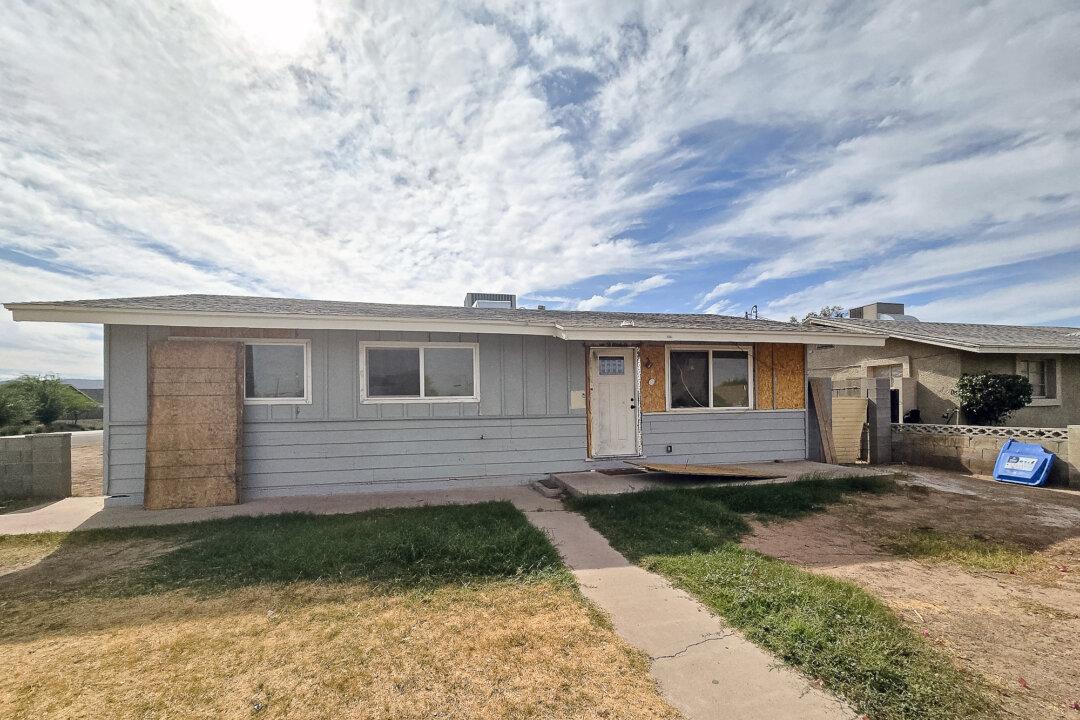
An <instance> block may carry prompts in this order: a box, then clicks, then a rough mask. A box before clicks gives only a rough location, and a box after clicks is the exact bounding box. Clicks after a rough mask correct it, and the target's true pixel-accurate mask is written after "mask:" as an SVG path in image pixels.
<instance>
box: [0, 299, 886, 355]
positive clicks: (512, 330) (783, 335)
mask: <svg viewBox="0 0 1080 720" xmlns="http://www.w3.org/2000/svg"><path fill="white" fill-rule="evenodd" d="M4 307H5V308H7V309H8V310H10V311H11V313H12V316H13V318H14V320H16V321H18V322H70V323H92V324H100V325H165V326H172V327H245V328H290V329H300V330H387V331H402V330H405V331H408V330H416V331H422V332H461V333H502V334H508V335H542V336H548V337H557V338H560V339H563V340H584V341H592V342H636V341H655V342H664V341H667V342H776V343H828V344H832V345H869V346H874V347H881V346H883V345H884V344H885V339H884V338H883V337H880V336H873V335H867V334H866V333H845V332H828V333H825V332H820V331H805V332H802V331H795V330H791V331H787V330H785V331H774V330H723V329H708V328H698V329H685V328H641V327H632V326H628V327H618V328H602V327H562V326H560V325H558V324H556V323H552V322H550V321H539V322H531V323H530V322H522V321H508V320H483V319H475V320H454V319H439V318H407V317H368V316H360V315H341V316H336V315H307V314H296V313H292V314H288V313H235V312H210V311H198V312H182V311H167V310H143V309H140V310H131V309H124V308H110V309H95V308H80V307H72V306H70V305H43V304H38V303H27V304H23V303H8V304H6V305H4Z"/></svg>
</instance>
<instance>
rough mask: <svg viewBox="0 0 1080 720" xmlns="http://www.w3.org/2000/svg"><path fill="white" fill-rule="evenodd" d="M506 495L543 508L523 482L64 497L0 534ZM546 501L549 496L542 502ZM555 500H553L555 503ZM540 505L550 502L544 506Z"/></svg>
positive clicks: (5, 518)
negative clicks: (136, 502) (150, 503)
mask: <svg viewBox="0 0 1080 720" xmlns="http://www.w3.org/2000/svg"><path fill="white" fill-rule="evenodd" d="M489 500H508V501H510V502H512V503H514V504H515V505H517V506H518V507H519V508H521V509H522V510H534V509H538V508H542V507H545V505H543V503H544V502H545V501H546V499H545V498H544V497H542V496H541V495H539V494H538V493H536V492H535V491H534V490H532V489H531V488H529V487H525V486H523V485H507V486H496V487H487V488H461V489H458V490H426V491H425V490H418V491H415V492H402V491H395V492H370V493H354V494H350V495H305V496H296V497H281V498H262V499H258V500H248V501H247V502H243V503H240V504H239V505H222V506H218V507H209V508H183V509H179V510H144V509H143V508H141V507H131V506H114V507H105V498H104V497H70V498H65V499H64V500H53V501H48V502H45V503H42V504H41V505H35V506H33V507H29V508H25V509H23V510H19V511H16V512H11V513H7V514H4V515H0V535H21V534H25V533H36V532H68V531H70V530H91V529H95V528H111V527H129V526H134V525H171V524H174V523H190V522H200V521H202V520H217V519H220V518H230V517H241V516H251V515H276V514H279V513H288V512H306V513H314V514H316V515H335V514H341V513H357V512H364V511H365V510H375V509H378V508H393V507H416V506H419V505H456V504H462V505H464V504H469V503H478V502H487V501H489ZM546 502H551V501H546ZM556 505H558V503H556ZM546 507H550V505H549V506H546Z"/></svg>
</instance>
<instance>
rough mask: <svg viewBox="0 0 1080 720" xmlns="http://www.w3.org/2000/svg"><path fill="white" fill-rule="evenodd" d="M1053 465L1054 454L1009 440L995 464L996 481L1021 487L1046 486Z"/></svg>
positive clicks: (1028, 444)
mask: <svg viewBox="0 0 1080 720" xmlns="http://www.w3.org/2000/svg"><path fill="white" fill-rule="evenodd" d="M1053 464H1054V453H1051V452H1047V451H1045V450H1043V449H1042V448H1041V447H1039V446H1038V445H1032V444H1030V443H1022V442H1018V441H1016V440H1014V439H1013V438H1009V439H1008V440H1006V441H1005V444H1004V445H1002V446H1001V452H999V453H998V458H997V462H996V463H994V479H995V480H998V481H1000V482H1007V483H1017V484H1019V485H1045V484H1046V478H1048V477H1050V468H1051V467H1052V466H1053Z"/></svg>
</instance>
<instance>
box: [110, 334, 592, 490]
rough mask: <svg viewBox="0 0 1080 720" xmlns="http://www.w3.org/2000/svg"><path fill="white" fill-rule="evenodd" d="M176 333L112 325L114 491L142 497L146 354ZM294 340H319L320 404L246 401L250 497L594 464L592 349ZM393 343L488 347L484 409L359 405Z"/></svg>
mask: <svg viewBox="0 0 1080 720" xmlns="http://www.w3.org/2000/svg"><path fill="white" fill-rule="evenodd" d="M170 334H171V336H172V337H182V336H183V334H184V331H183V329H181V328H173V329H172V330H171V333H170V329H169V328H164V327H143V326H126V325H109V326H106V328H105V337H106V388H107V393H108V400H109V408H110V416H109V428H108V430H107V431H106V445H105V451H106V453H107V455H106V457H107V460H108V462H107V475H108V485H107V490H106V491H107V492H108V493H109V494H111V495H128V496H130V500H131V501H132V502H140V501H141V499H142V492H143V474H144V456H145V448H146V378H147V349H148V347H149V344H150V343H152V342H154V341H156V340H158V339H164V338H167V337H169V336H170ZM193 334H194V333H193ZM200 334H201V333H200ZM295 337H297V338H304V339H309V340H311V376H312V398H311V400H312V401H311V403H309V404H302V403H297V404H286V405H247V406H245V408H244V445H245V450H244V480H243V490H244V496H245V497H255V496H263V495H284V494H301V493H330V492H355V491H357V490H359V489H364V488H363V487H361V486H372V487H373V488H374V487H377V488H378V489H394V488H400V487H405V486H406V485H408V486H413V484H415V483H423V484H424V485H425V486H426V487H445V486H452V485H455V484H469V485H476V484H482V481H481V480H478V478H490V479H495V480H498V481H499V482H502V483H505V482H506V481H507V480H508V479H509V480H511V481H521V482H525V481H527V480H530V479H535V478H537V477H542V476H543V475H545V474H547V473H549V472H558V471H560V470H576V469H584V468H585V467H586V465H585V454H586V449H585V412H584V410H582V409H571V408H570V394H571V392H572V391H579V392H580V391H582V390H584V385H585V345H584V343H581V342H567V341H564V340H559V339H556V338H545V337H523V336H514V335H487V334H482V335H472V334H458V333H427V332H357V331H346V330H341V331H337V330H315V331H297V332H296V333H295ZM390 340H393V341H402V342H475V343H478V344H479V346H480V402H479V403H476V402H473V403H415V402H413V403H371V404H367V403H363V402H361V399H360V393H359V388H358V387H357V384H358V382H359V367H358V362H359V345H360V342H361V341H390ZM464 479H468V482H467V483H463V480H464Z"/></svg>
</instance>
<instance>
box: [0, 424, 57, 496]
mask: <svg viewBox="0 0 1080 720" xmlns="http://www.w3.org/2000/svg"><path fill="white" fill-rule="evenodd" d="M70 495H71V434H70V433H47V434H41V435H24V436H19V437H0V497H40V498H64V497H68V496H70Z"/></svg>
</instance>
